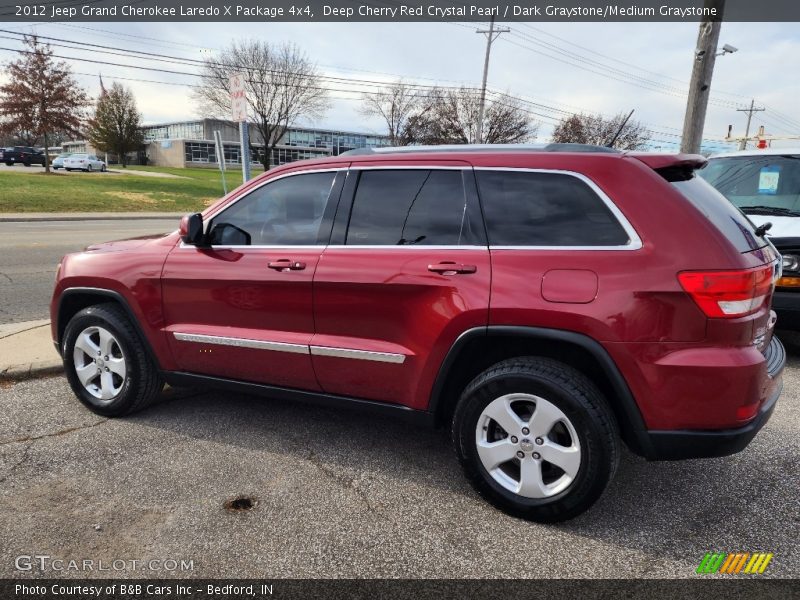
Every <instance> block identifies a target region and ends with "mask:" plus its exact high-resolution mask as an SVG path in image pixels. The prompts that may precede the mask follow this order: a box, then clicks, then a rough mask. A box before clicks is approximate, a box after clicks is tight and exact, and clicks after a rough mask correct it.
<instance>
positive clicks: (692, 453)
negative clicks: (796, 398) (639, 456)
mask: <svg viewBox="0 0 800 600" xmlns="http://www.w3.org/2000/svg"><path fill="white" fill-rule="evenodd" d="M764 355H765V357H766V359H767V372H768V374H769V376H770V378H771V379H772V380H773V381H774V383H775V386H774V391H773V392H772V394H771V395H770V396H769V398H767V400H766V401H765V402H764V403H763V404H762V406H761V409H760V410H759V412H758V414H757V415H756V416H755V418H753V420H752V421H750V422H749V423H748V424H747V425H745V426H743V427H737V428H735V429H720V430H675V431H652V430H651V431H648V432H647V436H648V437H649V441H650V448H649V450H650V452H648V456H647V458H648V459H650V460H682V459H687V458H713V457H717V456H728V455H729V454H735V453H737V452H740V451H741V450H743V449H744V448H745V447H746V446H747V445H748V444H749V443H750V440H752V439H753V438H754V437H755V435H756V434H757V433H758V432H759V430H760V429H761V428H762V427H763V426H764V425H765V424H766V423H767V421H769V418H770V417H771V416H772V412H773V411H774V410H775V405H776V404H777V403H778V397H779V396H780V394H781V391H782V390H783V368H784V366H785V364H786V351H785V350H784V348H783V344H781V342H780V340H779V339H778V338H777V337H775V336H773V337H772V341H771V342H770V345H769V347H768V348H767V351H766V352H765V353H764Z"/></svg>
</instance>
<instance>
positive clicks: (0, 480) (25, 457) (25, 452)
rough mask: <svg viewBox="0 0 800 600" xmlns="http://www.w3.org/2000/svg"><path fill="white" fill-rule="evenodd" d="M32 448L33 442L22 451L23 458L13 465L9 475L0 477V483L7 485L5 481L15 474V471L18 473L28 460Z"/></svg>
mask: <svg viewBox="0 0 800 600" xmlns="http://www.w3.org/2000/svg"><path fill="white" fill-rule="evenodd" d="M31 446H33V442H31V443H29V444H28V445H27V446H25V448H24V449H23V450H22V457H21V458H20V459H19V460H18V461H17V462H15V463H14V464H13V465H11V468H10V469H9V470H8V473H6V474H5V475H3V476H2V477H0V483H5V481H6V480H7V479H8V478H9V477H11V476H12V475H13V474H14V471H16V470H17V469H18V468H19V467H21V466H22V463H24V462H25V461H26V460H28V455H29V454H30V451H31Z"/></svg>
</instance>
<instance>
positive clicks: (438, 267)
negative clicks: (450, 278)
mask: <svg viewBox="0 0 800 600" xmlns="http://www.w3.org/2000/svg"><path fill="white" fill-rule="evenodd" d="M477 270H478V267H476V266H475V265H462V264H456V263H454V262H447V261H443V262H440V263H438V264H435V265H428V271H431V272H433V273H441V274H442V275H468V274H470V273H475V272H476V271H477Z"/></svg>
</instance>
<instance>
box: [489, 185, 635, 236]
mask: <svg viewBox="0 0 800 600" xmlns="http://www.w3.org/2000/svg"><path fill="white" fill-rule="evenodd" d="M476 175H477V178H478V190H479V192H480V196H481V201H482V205H483V211H484V214H485V216H486V227H487V229H488V231H489V243H490V244H491V245H494V246H624V245H626V244H628V243H629V241H630V239H629V236H628V234H627V233H626V232H625V229H624V228H623V227H622V225H621V224H620V223H619V221H617V219H616V217H615V216H614V215H613V213H612V212H611V211H610V210H609V208H608V207H607V206H606V204H605V202H603V200H602V198H600V196H598V195H597V194H596V193H595V191H594V190H593V189H592V188H591V187H589V185H587V184H586V183H585V182H584V181H582V180H580V179H578V178H577V177H574V176H572V175H566V174H563V173H535V172H529V171H481V170H479V171H477V172H476Z"/></svg>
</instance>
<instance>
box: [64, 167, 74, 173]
mask: <svg viewBox="0 0 800 600" xmlns="http://www.w3.org/2000/svg"><path fill="white" fill-rule="evenodd" d="M64 170H65V171H69V172H70V173H72V169H67V167H64Z"/></svg>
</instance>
